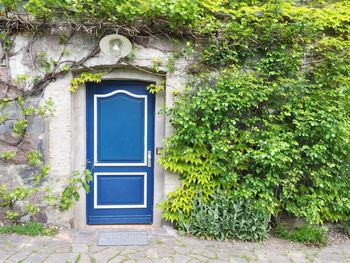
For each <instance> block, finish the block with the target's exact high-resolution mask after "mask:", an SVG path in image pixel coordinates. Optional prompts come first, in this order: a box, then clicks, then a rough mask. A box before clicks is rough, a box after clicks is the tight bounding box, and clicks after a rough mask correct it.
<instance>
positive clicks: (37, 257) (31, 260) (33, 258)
mask: <svg viewBox="0 0 350 263" xmlns="http://www.w3.org/2000/svg"><path fill="white" fill-rule="evenodd" d="M49 256H50V254H38V253H32V254H30V255H29V256H28V257H27V258H26V259H24V260H23V262H25V263H38V262H44V261H45V262H46V260H47V258H48V257H49ZM48 262H50V261H48ZM61 262H62V261H61ZM53 263H55V262H53Z"/></svg>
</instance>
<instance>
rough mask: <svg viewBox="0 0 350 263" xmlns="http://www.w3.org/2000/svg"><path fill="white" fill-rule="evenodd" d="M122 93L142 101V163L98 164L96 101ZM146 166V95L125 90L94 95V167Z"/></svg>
mask: <svg viewBox="0 0 350 263" xmlns="http://www.w3.org/2000/svg"><path fill="white" fill-rule="evenodd" d="M118 93H124V94H126V95H128V96H130V97H133V98H138V99H144V104H145V110H144V115H145V116H144V139H143V140H144V157H143V162H142V163H99V162H98V158H97V99H99V98H107V97H111V96H113V95H115V94H118ZM146 165H147V95H137V94H133V93H131V92H129V91H126V90H115V91H113V92H110V93H107V94H95V95H94V166H146Z"/></svg>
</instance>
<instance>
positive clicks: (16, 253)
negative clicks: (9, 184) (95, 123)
mask: <svg viewBox="0 0 350 263" xmlns="http://www.w3.org/2000/svg"><path fill="white" fill-rule="evenodd" d="M106 230H107V229H89V230H80V231H78V230H61V231H60V232H59V234H58V235H57V236H56V237H28V236H18V235H0V262H32V263H39V262H49V263H56V262H57V263H61V262H63V263H65V262H74V263H76V262H82V263H85V262H91V263H100V262H101V263H103V262H145V263H146V262H164V263H167V262H179V263H182V262H184V263H185V262H191V263H195V262H213V263H219V262H232V263H233V262H242V263H243V262H277V263H284V262H290V263H293V262H295V263H299V262H325V263H332V262H350V241H349V240H335V241H332V243H331V244H330V245H328V246H327V247H324V248H317V247H307V246H303V245H300V244H293V243H290V242H288V241H284V240H281V239H276V238H270V239H269V240H268V241H266V242H264V243H248V242H235V241H226V242H219V241H208V240H198V239H194V238H189V237H183V236H179V235H177V234H176V233H175V232H174V231H171V230H169V229H165V228H157V229H148V230H147V231H148V232H149V237H150V245H149V246H143V247H135V246H128V247H127V246H124V247H117V246H114V247H112V246H105V247H103V246H97V245H96V241H97V238H98V233H99V232H101V231H106ZM114 230H116V229H114Z"/></svg>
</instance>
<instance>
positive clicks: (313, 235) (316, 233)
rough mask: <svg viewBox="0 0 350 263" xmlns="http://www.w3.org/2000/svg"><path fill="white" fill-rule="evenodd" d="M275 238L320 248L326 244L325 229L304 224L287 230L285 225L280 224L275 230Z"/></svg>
mask: <svg viewBox="0 0 350 263" xmlns="http://www.w3.org/2000/svg"><path fill="white" fill-rule="evenodd" d="M275 235H276V236H277V237H280V238H283V239H287V240H290V241H293V242H299V243H303V244H307V245H317V246H322V245H325V244H326V242H327V229H326V228H325V227H321V226H316V225H309V224H304V225H301V226H298V227H296V228H294V229H290V230H288V226H287V224H283V223H282V224H280V225H278V226H277V228H276V229H275Z"/></svg>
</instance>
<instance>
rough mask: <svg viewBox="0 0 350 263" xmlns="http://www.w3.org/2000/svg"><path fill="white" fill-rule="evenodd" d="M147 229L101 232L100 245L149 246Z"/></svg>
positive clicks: (98, 242) (98, 241)
mask: <svg viewBox="0 0 350 263" xmlns="http://www.w3.org/2000/svg"><path fill="white" fill-rule="evenodd" d="M148 244H149V242H148V236H147V232H146V231H113V232H101V233H100V235H99V238H98V240H97V245H98V246H147V245H148Z"/></svg>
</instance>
